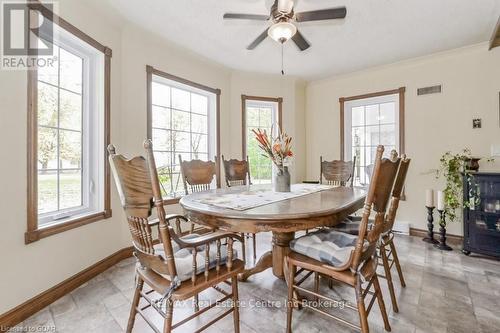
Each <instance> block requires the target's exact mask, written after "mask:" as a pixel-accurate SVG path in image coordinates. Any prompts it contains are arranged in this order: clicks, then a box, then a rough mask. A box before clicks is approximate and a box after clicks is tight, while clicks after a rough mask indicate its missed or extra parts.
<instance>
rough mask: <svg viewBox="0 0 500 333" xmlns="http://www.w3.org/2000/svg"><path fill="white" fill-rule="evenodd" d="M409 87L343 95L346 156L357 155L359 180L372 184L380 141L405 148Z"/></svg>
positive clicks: (387, 146)
mask: <svg viewBox="0 0 500 333" xmlns="http://www.w3.org/2000/svg"><path fill="white" fill-rule="evenodd" d="M404 91H405V88H399V89H396V90H391V91H386V92H381V93H374V94H369V95H362V96H354V97H348V98H341V99H340V104H341V126H342V128H341V144H342V147H341V151H342V154H343V155H342V159H344V160H352V159H353V158H354V157H356V170H355V181H356V182H357V183H358V184H368V183H369V181H370V176H371V166H372V165H373V162H374V158H375V155H376V150H377V146H378V145H383V146H384V148H385V151H384V155H385V156H386V157H388V156H389V155H390V152H391V150H393V149H395V150H396V151H397V152H398V153H399V154H402V153H403V152H404Z"/></svg>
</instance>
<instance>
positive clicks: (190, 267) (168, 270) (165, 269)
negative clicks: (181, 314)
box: [108, 140, 245, 333]
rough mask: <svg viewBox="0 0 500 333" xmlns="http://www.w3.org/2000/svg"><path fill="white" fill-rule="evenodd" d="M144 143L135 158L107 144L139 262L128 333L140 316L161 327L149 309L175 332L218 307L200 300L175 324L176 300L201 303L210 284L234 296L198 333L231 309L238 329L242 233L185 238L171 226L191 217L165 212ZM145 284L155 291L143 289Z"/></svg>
mask: <svg viewBox="0 0 500 333" xmlns="http://www.w3.org/2000/svg"><path fill="white" fill-rule="evenodd" d="M144 146H145V148H146V156H147V158H144V157H142V156H138V157H134V158H132V159H127V158H125V157H124V156H122V155H117V154H116V151H115V148H114V147H113V146H112V145H110V146H109V147H108V152H109V163H110V165H111V170H112V173H113V176H114V179H115V183H116V186H117V189H118V194H119V196H120V201H121V204H122V207H123V209H124V211H125V216H126V218H127V224H128V226H129V229H130V233H131V235H132V244H133V247H134V256H135V257H136V258H137V260H138V264H137V266H136V289H135V292H134V297H133V300H132V308H131V310H130V317H129V320H128V325H127V332H131V331H132V329H133V327H134V322H135V317H136V315H137V314H139V315H141V316H142V317H143V318H144V320H145V321H146V322H147V323H148V324H149V325H150V326H151V328H152V329H153V330H154V331H155V332H160V331H161V330H160V329H158V328H157V327H156V326H155V325H154V324H153V323H152V320H151V319H150V318H148V316H146V315H145V314H144V310H146V309H147V308H151V307H152V308H153V309H154V310H156V311H157V312H158V313H159V314H160V315H161V316H162V317H163V318H164V327H163V332H165V333H168V332H171V331H172V330H173V329H175V328H177V327H179V326H181V325H183V324H185V323H186V322H188V321H190V320H191V319H193V318H196V317H197V316H199V315H201V314H203V313H205V312H206V311H208V310H210V309H211V308H213V307H214V306H216V305H217V303H216V302H214V303H212V304H211V305H209V306H207V307H204V308H203V309H201V310H200V309H199V307H198V306H197V304H195V313H194V314H192V315H190V316H188V317H186V318H184V319H181V320H179V321H177V322H176V323H173V309H174V303H175V302H177V301H183V300H187V299H190V298H195V303H197V299H196V297H197V295H198V294H199V293H200V292H202V291H203V290H205V289H208V288H210V287H213V288H214V289H215V290H216V291H218V292H219V293H221V294H222V295H223V298H222V299H220V300H219V301H218V302H221V301H222V302H224V301H226V300H232V302H233V303H232V306H231V307H230V308H229V309H228V310H226V311H224V312H223V313H222V314H220V315H219V316H217V317H216V318H215V319H213V320H211V321H209V322H207V323H206V324H205V325H203V327H201V328H200V329H199V330H198V331H197V332H199V331H201V330H204V329H206V328H207V327H209V326H211V325H212V324H213V323H215V322H216V321H218V320H219V319H222V318H223V317H225V316H226V315H228V314H229V313H231V312H232V313H233V318H234V331H235V332H239V311H238V279H237V275H238V273H240V272H242V271H243V269H244V266H245V264H244V261H242V260H239V259H237V253H236V252H234V251H233V242H234V241H241V237H240V236H239V235H236V234H234V233H229V232H214V233H210V234H206V235H202V236H197V237H194V238H193V237H189V238H186V237H181V235H180V234H178V233H177V232H176V231H175V229H174V228H173V227H172V224H173V223H174V222H175V223H177V222H176V221H183V222H187V219H186V218H185V217H184V216H182V215H176V214H169V215H167V214H166V213H165V208H164V206H163V199H162V196H161V191H160V184H159V181H158V174H157V170H156V164H155V160H154V157H153V150H152V143H151V141H150V140H147V141H146V142H145V143H144ZM154 207H155V208H156V212H157V216H158V218H157V219H156V220H152V219H151V214H152V209H153V208H154ZM156 227H157V228H158V235H159V239H160V241H161V243H159V244H157V243H156V242H155V240H154V239H153V228H156ZM222 244H224V245H222ZM229 281H230V282H229ZM223 283H227V284H230V285H231V291H227V290H225V289H224V288H223V287H222V286H220V285H221V284H223ZM144 284H146V285H147V286H148V287H149V288H151V290H149V291H144ZM153 292H156V293H157V294H159V295H162V296H161V298H159V299H153V297H154V296H153V295H154V293H153ZM141 298H142V299H144V300H145V301H146V303H145V304H146V305H145V306H144V305H139V302H140V300H141Z"/></svg>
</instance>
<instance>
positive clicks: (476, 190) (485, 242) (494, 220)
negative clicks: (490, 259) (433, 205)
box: [463, 172, 500, 258]
mask: <svg viewBox="0 0 500 333" xmlns="http://www.w3.org/2000/svg"><path fill="white" fill-rule="evenodd" d="M463 182H464V202H468V203H469V207H465V208H464V212H463V219H464V247H463V252H464V253H465V254H470V253H471V252H476V253H481V254H485V255H490V256H495V257H498V258H500V173H490V172H475V173H472V174H470V175H464V177H463Z"/></svg>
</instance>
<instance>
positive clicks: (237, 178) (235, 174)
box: [222, 155, 257, 262]
mask: <svg viewBox="0 0 500 333" xmlns="http://www.w3.org/2000/svg"><path fill="white" fill-rule="evenodd" d="M222 164H223V165H224V176H225V178H226V185H227V187H232V186H243V185H247V184H248V185H252V180H251V178H250V164H249V163H248V156H247V159H246V160H242V161H240V160H236V159H230V160H226V159H225V158H224V155H222ZM242 236H243V240H244V242H243V245H242V247H243V248H242V250H243V257H244V258H246V256H245V255H246V239H247V238H250V237H251V238H252V244H253V261H254V262H255V260H257V241H256V238H255V234H253V233H252V234H242Z"/></svg>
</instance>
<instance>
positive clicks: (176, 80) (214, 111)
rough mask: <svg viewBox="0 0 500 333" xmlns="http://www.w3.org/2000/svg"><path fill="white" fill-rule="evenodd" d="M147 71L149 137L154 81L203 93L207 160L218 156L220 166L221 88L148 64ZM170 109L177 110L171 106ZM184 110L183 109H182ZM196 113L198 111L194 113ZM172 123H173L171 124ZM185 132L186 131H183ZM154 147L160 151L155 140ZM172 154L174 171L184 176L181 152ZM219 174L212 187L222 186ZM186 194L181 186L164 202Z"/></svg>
mask: <svg viewBox="0 0 500 333" xmlns="http://www.w3.org/2000/svg"><path fill="white" fill-rule="evenodd" d="M146 71H147V74H148V79H147V81H148V101H147V108H148V119H147V131H148V138H149V139H151V140H153V111H152V108H153V96H152V94H153V89H152V84H153V83H159V84H164V85H166V86H168V87H170V88H176V89H180V90H184V91H187V92H189V93H194V94H198V95H202V96H205V97H207V99H208V110H207V125H208V129H207V143H208V151H207V160H209V161H211V160H213V158H214V157H215V158H216V165H217V168H219V167H220V166H219V162H218V160H217V159H218V154H219V150H220V133H219V131H220V94H221V90H220V89H215V88H211V87H208V86H204V85H202V84H198V83H195V82H192V81H189V80H186V79H183V78H180V77H177V76H175V75H172V74H168V73H165V72H162V71H160V70H157V69H155V68H153V67H152V66H146ZM170 103H171V104H172V100H170ZM170 110H176V109H174V108H172V107H171V106H170ZM180 111H183V110H180ZM183 112H187V113H190V114H191V113H193V112H192V110H190V111H183ZM194 114H196V113H194ZM171 125H172V124H171ZM183 132H184V131H183ZM185 132H186V133H190V136H191V135H192V134H193V133H197V132H192V131H191V129H190V130H189V131H185ZM153 149H154V152H156V151H158V150H157V149H155V144H154V142H153ZM170 153H171V154H172V156H171V166H178V169H179V170H178V172H177V171H175V172H174V173H176V174H177V173H179V176H180V177H182V172H181V170H180V165H179V158H178V153H179V152H177V151H176V152H170ZM189 153H190V154H192V147H191V144H190V151H189ZM219 174H220V172H219V173H218V175H217V177H216V179H215V180H214V182H213V184H212V187H220V179H219ZM180 184H181V185H182V184H183V183H182V179H180ZM183 195H185V191H184V188H183V187H182V188H179V189H178V190H177V191H176V192H174V193H168V196H167V197H165V198H164V202H165V203H167V204H171V203H177V202H178V201H179V199H180V198H181V197H182V196H183Z"/></svg>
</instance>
